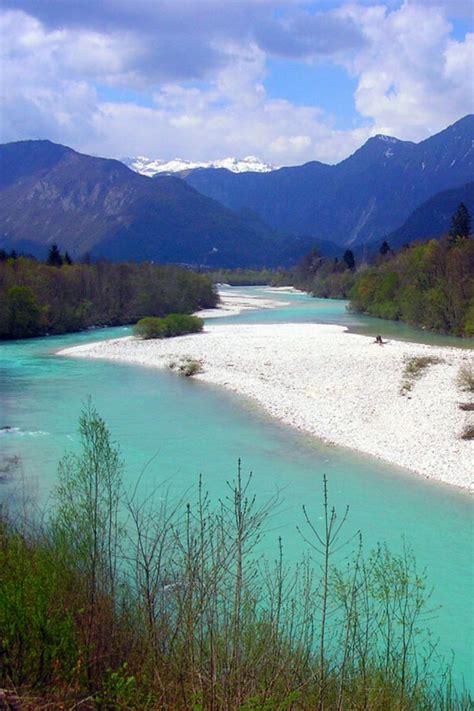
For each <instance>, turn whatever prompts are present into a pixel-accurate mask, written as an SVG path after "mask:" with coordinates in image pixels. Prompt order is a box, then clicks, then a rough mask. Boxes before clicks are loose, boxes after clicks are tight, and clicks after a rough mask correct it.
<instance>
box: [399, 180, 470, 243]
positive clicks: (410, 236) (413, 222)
mask: <svg viewBox="0 0 474 711" xmlns="http://www.w3.org/2000/svg"><path fill="white" fill-rule="evenodd" d="M461 202H462V203H464V205H465V206H466V207H467V209H468V210H469V213H470V214H471V215H474V182H471V183H466V185H463V186H462V187H460V188H453V189H452V190H444V191H443V192H441V193H438V194H437V195H435V196H434V197H432V198H430V199H429V200H427V201H426V202H424V203H423V204H422V205H420V206H419V207H418V208H417V209H416V210H414V212H412V214H411V215H410V216H409V217H408V219H407V220H405V222H404V223H403V225H402V226H401V227H399V228H398V230H395V231H394V232H392V233H391V234H389V235H388V236H387V237H386V240H387V242H388V243H389V245H390V247H391V248H392V249H399V248H400V247H403V245H404V244H409V243H410V242H413V241H421V240H427V239H430V238H431V237H438V236H439V235H442V234H446V233H447V232H448V231H449V228H450V226H451V220H452V216H453V214H454V213H455V212H456V209H457V207H458V205H459V203H461Z"/></svg>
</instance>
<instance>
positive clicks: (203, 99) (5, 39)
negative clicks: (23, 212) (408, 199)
mask: <svg viewBox="0 0 474 711" xmlns="http://www.w3.org/2000/svg"><path fill="white" fill-rule="evenodd" d="M473 14H474V2H472V0H378V1H377V0H375V1H372V0H358V2H346V1H345V0H318V1H315V0H311V1H305V0H0V42H1V48H0V54H1V58H0V94H1V110H0V112H1V113H0V142H2V143H4V142H9V141H18V140H24V139H38V138H46V139H49V140H52V141H55V142H57V143H62V144H65V145H68V146H71V147H72V148H74V149H76V150H79V151H82V152H85V153H91V154H95V155H101V156H106V157H115V158H120V157H125V156H130V157H134V156H138V155H145V156H149V157H150V158H154V159H155V158H160V159H163V160H171V159H173V158H183V159H188V160H194V161H205V160H214V159H219V158H224V157H227V156H235V157H239V158H242V157H244V156H247V155H255V156H257V157H259V158H260V159H262V160H264V161H267V162H269V163H272V164H273V165H296V164H301V163H305V162H307V161H310V160H320V161H323V162H326V163H335V162H338V161H340V160H342V159H343V158H345V157H347V156H348V155H349V154H351V153H352V152H353V151H354V150H356V149H357V148H358V147H359V146H360V145H361V144H362V143H364V142H365V141H366V140H367V139H368V138H369V137H370V136H373V135H375V134H378V133H382V134H388V135H391V136H396V137H398V138H400V139H404V140H412V141H420V140H422V139H424V138H427V137H428V136H430V135H432V134H433V133H436V132H438V131H440V130H442V129H443V128H445V127H446V126H448V125H450V124H452V123H454V122H455V121H457V120H458V119H459V118H461V117H462V116H464V115H466V114H468V113H473V112H474V88H473V87H474V17H473Z"/></svg>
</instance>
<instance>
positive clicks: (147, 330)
mask: <svg viewBox="0 0 474 711" xmlns="http://www.w3.org/2000/svg"><path fill="white" fill-rule="evenodd" d="M133 332H134V334H135V335H136V336H138V337H139V338H143V339H147V338H165V337H166V335H167V334H166V326H165V321H164V319H163V318H155V317H154V316H147V317H146V318H141V319H140V321H138V323H137V324H136V325H135V326H134V328H133Z"/></svg>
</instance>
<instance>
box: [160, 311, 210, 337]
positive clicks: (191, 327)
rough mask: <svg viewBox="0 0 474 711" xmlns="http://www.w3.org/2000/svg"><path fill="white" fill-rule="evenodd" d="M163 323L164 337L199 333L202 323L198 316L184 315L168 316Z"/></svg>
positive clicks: (202, 326)
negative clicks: (164, 328)
mask: <svg viewBox="0 0 474 711" xmlns="http://www.w3.org/2000/svg"><path fill="white" fill-rule="evenodd" d="M163 321H164V322H165V325H166V336H167V337H170V336H183V335H184V334H186V333H200V331H202V329H203V328H204V321H203V320H202V318H199V317H198V316H188V315H186V314H168V316H166V317H165V318H164V319H163Z"/></svg>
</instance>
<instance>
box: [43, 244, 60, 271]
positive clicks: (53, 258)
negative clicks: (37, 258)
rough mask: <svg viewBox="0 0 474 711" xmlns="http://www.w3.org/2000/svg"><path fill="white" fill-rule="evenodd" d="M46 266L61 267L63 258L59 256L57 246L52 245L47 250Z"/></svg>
mask: <svg viewBox="0 0 474 711" xmlns="http://www.w3.org/2000/svg"><path fill="white" fill-rule="evenodd" d="M46 264H48V265H49V266H50V267H62V265H63V258H62V256H61V252H60V251H59V249H58V245H57V244H52V245H51V247H50V248H49V250H48V258H47V260H46Z"/></svg>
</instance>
